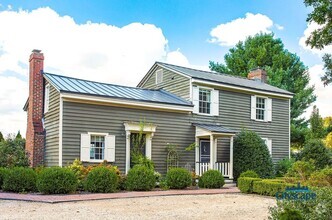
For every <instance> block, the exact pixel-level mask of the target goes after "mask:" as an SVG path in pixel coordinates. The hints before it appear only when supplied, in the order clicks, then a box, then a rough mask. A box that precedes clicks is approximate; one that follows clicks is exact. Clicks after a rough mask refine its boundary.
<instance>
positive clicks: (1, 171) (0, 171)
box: [0, 167, 8, 189]
mask: <svg viewBox="0 0 332 220" xmlns="http://www.w3.org/2000/svg"><path fill="white" fill-rule="evenodd" d="M7 172H8V170H7V169H6V168H3V167H0V189H1V188H2V184H3V179H4V178H5V175H6V174H7Z"/></svg>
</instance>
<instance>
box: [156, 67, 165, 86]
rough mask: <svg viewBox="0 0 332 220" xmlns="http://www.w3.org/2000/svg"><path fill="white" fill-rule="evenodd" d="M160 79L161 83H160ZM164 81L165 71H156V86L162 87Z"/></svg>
mask: <svg viewBox="0 0 332 220" xmlns="http://www.w3.org/2000/svg"><path fill="white" fill-rule="evenodd" d="M158 74H159V78H158ZM158 79H160V82H159V81H158ZM163 80H164V71H163V69H159V70H156V85H160V84H161V83H162V82H163Z"/></svg>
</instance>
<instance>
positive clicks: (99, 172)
mask: <svg viewBox="0 0 332 220" xmlns="http://www.w3.org/2000/svg"><path fill="white" fill-rule="evenodd" d="M118 182H119V178H118V176H117V174H116V173H115V172H114V171H112V170H110V169H108V168H107V167H96V168H93V169H92V170H91V171H90V172H89V174H88V176H87V178H86V181H85V189H86V190H87V191H89V192H94V193H110V192H114V191H116V189H117V188H118V184H119V183H118Z"/></svg>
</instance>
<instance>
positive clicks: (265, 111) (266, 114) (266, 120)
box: [250, 95, 272, 122]
mask: <svg viewBox="0 0 332 220" xmlns="http://www.w3.org/2000/svg"><path fill="white" fill-rule="evenodd" d="M253 96H254V97H255V108H254V109H255V118H254V119H253V118H251V120H254V121H259V122H271V121H272V116H271V121H269V120H268V108H267V107H268V106H267V105H268V104H267V102H268V99H271V98H269V97H267V96H261V95H251V96H250V98H251V97H253ZM257 98H263V99H265V110H264V120H262V119H257V115H256V110H257V108H256V104H257ZM271 102H272V99H271ZM250 107H251V110H252V106H250ZM271 114H272V109H271Z"/></svg>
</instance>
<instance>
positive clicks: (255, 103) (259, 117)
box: [251, 95, 272, 122]
mask: <svg viewBox="0 0 332 220" xmlns="http://www.w3.org/2000/svg"><path fill="white" fill-rule="evenodd" d="M251 119H252V120H255V121H263V122H270V121H272V99H271V98H267V97H262V96H256V95H253V96H251Z"/></svg>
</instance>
